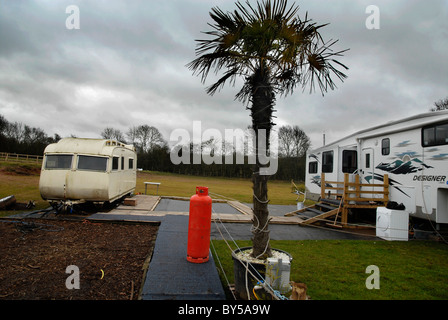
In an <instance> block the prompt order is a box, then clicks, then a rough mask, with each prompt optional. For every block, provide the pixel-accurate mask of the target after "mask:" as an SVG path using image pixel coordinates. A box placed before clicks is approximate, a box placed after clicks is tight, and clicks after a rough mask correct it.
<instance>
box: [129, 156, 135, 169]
mask: <svg viewBox="0 0 448 320" xmlns="http://www.w3.org/2000/svg"><path fill="white" fill-rule="evenodd" d="M128 168H129V169H134V159H132V158H129V166H128Z"/></svg>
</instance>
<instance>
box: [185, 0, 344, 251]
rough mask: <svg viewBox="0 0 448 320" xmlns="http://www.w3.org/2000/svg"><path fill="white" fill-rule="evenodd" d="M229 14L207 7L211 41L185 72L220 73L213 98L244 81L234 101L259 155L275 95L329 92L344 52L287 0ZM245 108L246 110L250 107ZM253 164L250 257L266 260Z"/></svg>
mask: <svg viewBox="0 0 448 320" xmlns="http://www.w3.org/2000/svg"><path fill="white" fill-rule="evenodd" d="M236 7H237V9H236V10H235V11H234V12H227V13H225V12H223V11H222V10H221V9H219V8H217V7H215V8H212V10H211V12H210V16H211V18H212V19H213V21H214V24H209V26H210V27H211V28H212V30H211V31H208V32H205V34H206V35H208V36H211V39H205V40H196V41H197V42H198V45H197V48H196V55H197V58H196V59H195V60H193V61H191V62H190V63H189V64H188V65H187V67H189V68H190V70H192V71H193V74H197V75H200V76H202V82H203V83H204V82H205V80H206V78H207V76H208V75H209V72H210V70H211V69H214V71H216V73H218V72H219V71H222V72H223V74H222V75H221V76H220V78H219V79H218V81H216V82H215V83H214V84H213V85H211V86H209V87H208V88H207V89H206V90H207V93H208V94H210V95H213V94H214V93H216V92H217V91H218V90H220V89H221V88H222V87H223V85H224V84H225V83H230V84H233V85H234V84H235V80H236V79H237V78H240V77H241V78H242V79H243V81H244V84H243V87H242V88H241V90H240V91H239V92H238V94H237V95H236V98H237V99H238V100H240V101H242V102H243V103H244V104H246V105H247V109H249V110H250V112H251V118H252V129H253V130H254V131H255V134H256V137H255V152H256V155H260V154H261V150H260V148H261V146H260V145H259V143H258V141H259V140H258V134H259V133H260V132H263V130H262V129H264V130H265V131H264V132H265V133H266V134H265V139H266V142H265V144H264V145H265V146H266V147H267V150H269V138H270V132H271V129H272V126H273V125H274V123H273V122H272V118H273V112H274V111H275V110H274V105H275V97H276V95H284V96H286V95H287V94H291V93H292V92H293V91H294V89H296V87H297V86H302V88H303V89H305V88H306V87H307V86H308V85H309V86H310V92H312V91H314V90H315V87H316V83H317V84H318V86H319V89H320V91H321V92H322V95H323V94H324V92H327V90H328V89H332V90H333V89H334V88H335V87H336V86H335V83H334V82H333V80H332V78H331V76H332V75H334V76H336V77H337V78H339V79H340V80H341V81H343V80H344V79H345V78H346V75H345V74H344V73H343V72H341V71H339V70H338V69H337V68H336V67H335V65H336V66H337V67H342V68H343V69H348V68H347V67H346V66H345V65H343V64H342V63H340V62H338V61H336V60H335V59H334V57H337V56H341V55H342V53H343V52H344V51H346V50H343V51H339V52H334V51H332V50H331V47H332V46H333V45H334V44H335V43H336V42H337V40H336V41H333V40H330V41H328V42H324V40H323V39H322V37H321V35H320V33H319V29H321V28H322V27H324V26H326V25H316V24H315V23H314V22H312V20H310V19H308V17H307V14H306V15H305V19H303V20H302V19H301V18H300V17H299V16H298V15H297V12H298V10H299V7H298V6H296V5H295V4H293V5H291V6H288V4H287V0H274V1H270V0H263V1H262V2H261V3H260V2H258V3H257V6H256V7H254V6H252V5H251V4H250V3H249V1H247V2H246V3H245V5H243V4H242V3H241V2H237V3H236ZM249 105H250V106H249ZM256 158H257V161H256V164H255V165H254V171H253V178H252V181H253V209H254V220H253V225H254V226H253V228H252V229H253V234H254V237H253V241H252V242H253V253H252V255H253V256H255V257H266V256H271V249H270V246H269V231H268V224H269V212H268V201H269V200H268V189H267V181H268V178H269V176H267V175H261V174H260V168H263V166H264V165H263V164H261V163H260V162H259V161H258V160H259V159H258V158H259V157H258V156H257V157H256Z"/></svg>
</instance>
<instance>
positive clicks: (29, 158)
mask: <svg viewBox="0 0 448 320" xmlns="http://www.w3.org/2000/svg"><path fill="white" fill-rule="evenodd" d="M43 158H44V157H43V156H36V155H31V154H18V153H6V152H0V161H16V162H34V163H42V160H43Z"/></svg>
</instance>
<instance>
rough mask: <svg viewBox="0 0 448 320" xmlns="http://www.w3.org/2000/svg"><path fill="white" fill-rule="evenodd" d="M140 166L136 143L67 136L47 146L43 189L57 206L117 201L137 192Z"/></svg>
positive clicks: (42, 178) (41, 190) (42, 193)
mask: <svg viewBox="0 0 448 320" xmlns="http://www.w3.org/2000/svg"><path fill="white" fill-rule="evenodd" d="M136 168H137V155H136V152H135V148H134V146H132V145H125V144H123V143H121V142H118V141H114V140H104V139H79V138H65V139H61V140H60V141H59V142H57V143H53V144H50V145H48V146H47V147H46V148H45V151H44V159H43V163H42V170H41V175H40V181H39V190H40V193H41V196H42V198H43V199H44V200H48V201H49V202H50V203H51V204H52V206H54V207H55V206H58V205H59V204H60V203H62V204H63V205H64V206H65V207H67V206H71V205H74V204H80V203H84V202H93V203H105V202H113V201H115V200H117V199H120V198H121V197H123V196H125V195H127V194H130V193H133V192H134V190H135V186H136V177H137V174H136Z"/></svg>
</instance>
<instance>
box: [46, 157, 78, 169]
mask: <svg viewBox="0 0 448 320" xmlns="http://www.w3.org/2000/svg"><path fill="white" fill-rule="evenodd" d="M72 159H73V155H71V154H51V155H47V157H46V160H45V169H70V168H71V167H72Z"/></svg>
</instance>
